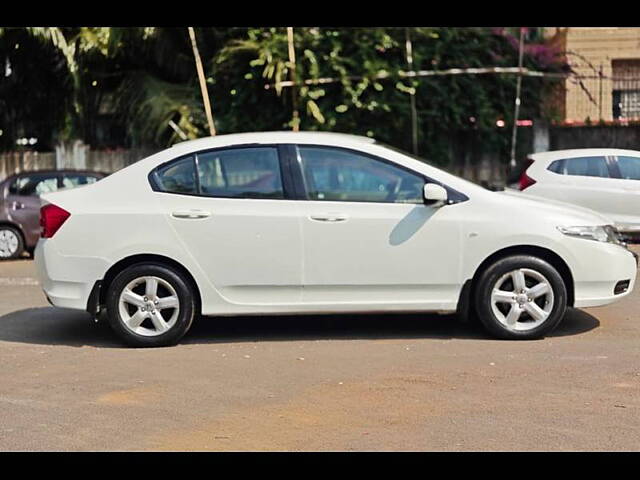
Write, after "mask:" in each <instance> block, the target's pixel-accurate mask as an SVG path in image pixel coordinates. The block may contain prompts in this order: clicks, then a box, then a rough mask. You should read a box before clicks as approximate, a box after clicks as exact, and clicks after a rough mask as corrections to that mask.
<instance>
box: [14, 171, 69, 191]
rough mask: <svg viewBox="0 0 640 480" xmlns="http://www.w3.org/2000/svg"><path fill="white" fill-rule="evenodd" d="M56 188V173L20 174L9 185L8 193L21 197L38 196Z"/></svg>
mask: <svg viewBox="0 0 640 480" xmlns="http://www.w3.org/2000/svg"><path fill="white" fill-rule="evenodd" d="M56 190H58V176H57V175H56V174H32V175H22V176H20V177H18V178H16V179H15V180H14V181H13V183H12V184H11V186H10V187H9V193H10V194H12V195H20V196H23V197H38V196H40V195H42V194H44V193H50V192H55V191H56Z"/></svg>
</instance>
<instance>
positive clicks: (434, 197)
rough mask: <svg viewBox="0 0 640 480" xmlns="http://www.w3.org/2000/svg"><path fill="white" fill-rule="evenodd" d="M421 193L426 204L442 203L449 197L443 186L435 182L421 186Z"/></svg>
mask: <svg viewBox="0 0 640 480" xmlns="http://www.w3.org/2000/svg"><path fill="white" fill-rule="evenodd" d="M423 195H424V203H426V204H433V203H435V204H439V203H440V204H444V203H446V202H447V200H448V198H449V195H448V194H447V191H446V190H445V188H444V187H442V186H440V185H436V184H435V183H426V184H425V185H424V188H423Z"/></svg>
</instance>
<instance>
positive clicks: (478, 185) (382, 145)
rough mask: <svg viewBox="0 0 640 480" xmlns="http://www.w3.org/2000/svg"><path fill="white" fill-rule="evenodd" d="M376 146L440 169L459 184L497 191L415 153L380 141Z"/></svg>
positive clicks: (376, 142)
mask: <svg viewBox="0 0 640 480" xmlns="http://www.w3.org/2000/svg"><path fill="white" fill-rule="evenodd" d="M375 145H378V146H380V147H382V148H386V149H387V150H392V151H394V152H396V153H399V154H401V155H404V156H405V157H409V158H412V159H414V160H418V161H419V162H422V163H425V164H427V165H429V166H430V167H432V168H436V169H438V170H439V171H440V172H442V174H444V175H449V176H451V177H454V178H455V179H456V181H458V182H463V183H465V184H467V185H470V186H473V187H476V188H484V189H485V190H491V191H495V188H491V186H490V185H482V184H478V183H474V182H472V181H470V180H467V179H466V178H462V177H459V176H458V175H454V174H453V173H449V172H447V171H446V170H443V168H442V167H440V166H438V165H434V164H433V163H431V162H430V161H428V160H425V159H424V158H422V157H419V156H417V155H414V154H413V153H409V152H407V151H405V150H402V149H401V148H397V147H394V146H392V145H388V144H386V143H383V142H379V141H378V140H376V141H375ZM502 190H504V189H502Z"/></svg>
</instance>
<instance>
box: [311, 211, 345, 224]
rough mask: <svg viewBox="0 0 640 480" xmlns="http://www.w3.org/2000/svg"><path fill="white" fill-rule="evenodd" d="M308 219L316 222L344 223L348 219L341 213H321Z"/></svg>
mask: <svg viewBox="0 0 640 480" xmlns="http://www.w3.org/2000/svg"><path fill="white" fill-rule="evenodd" d="M309 218H310V219H311V220H315V221H316V222H344V221H345V220H348V219H349V216H348V215H345V214H343V213H321V214H316V215H310V216H309Z"/></svg>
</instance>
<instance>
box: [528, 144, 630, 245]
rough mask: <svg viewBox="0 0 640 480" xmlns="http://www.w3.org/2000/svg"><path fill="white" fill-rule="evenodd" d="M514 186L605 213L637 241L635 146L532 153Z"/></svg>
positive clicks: (532, 193) (531, 192)
mask: <svg viewBox="0 0 640 480" xmlns="http://www.w3.org/2000/svg"><path fill="white" fill-rule="evenodd" d="M518 186H519V189H520V190H523V191H525V193H527V194H529V195H535V196H538V197H544V198H549V199H553V200H559V201H562V202H567V203H571V204H574V205H578V206H581V207H585V208H589V209H591V210H595V211H597V212H599V213H601V214H603V215H606V216H607V217H609V218H611V219H612V220H613V221H614V222H615V226H616V228H617V230H618V232H620V233H621V234H622V236H623V238H624V239H625V240H626V241H629V242H633V243H638V242H640V151H635V150H621V149H614V148H584V149H575V150H557V151H553V152H540V153H533V154H531V155H529V159H528V166H526V167H525V169H524V171H523V172H522V174H521V176H520V181H519V185H518Z"/></svg>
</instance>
